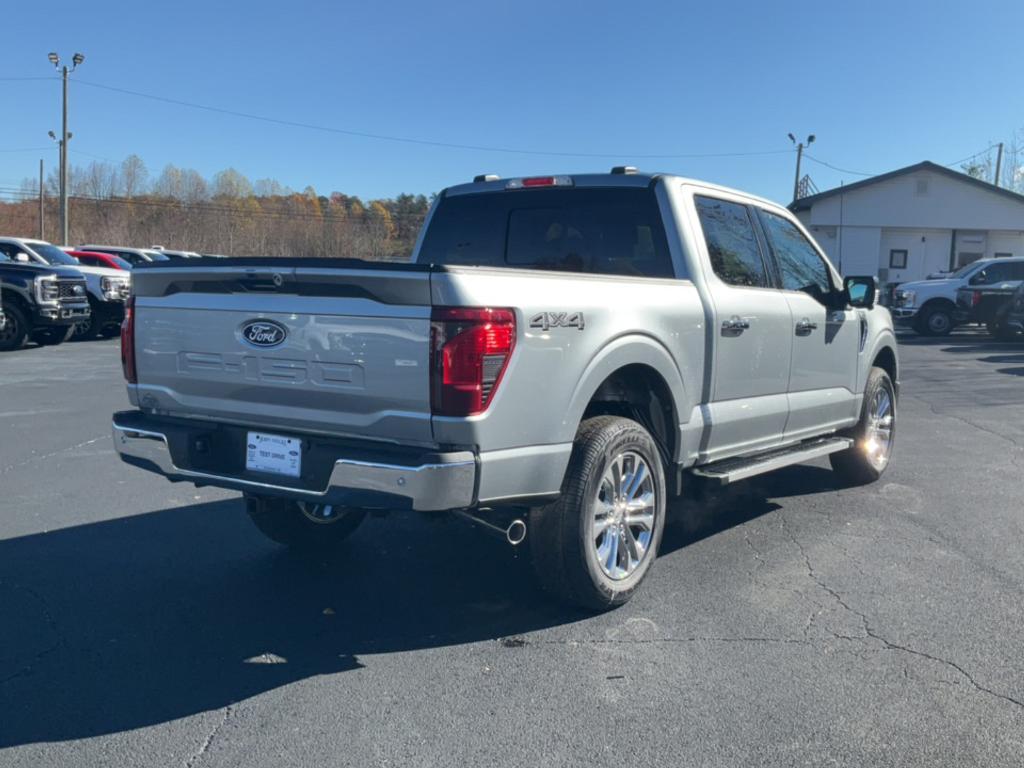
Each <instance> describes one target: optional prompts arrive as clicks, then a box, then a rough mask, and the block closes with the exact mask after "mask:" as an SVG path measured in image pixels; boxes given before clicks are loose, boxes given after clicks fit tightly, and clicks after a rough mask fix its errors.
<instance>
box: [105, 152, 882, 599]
mask: <svg viewBox="0 0 1024 768" xmlns="http://www.w3.org/2000/svg"><path fill="white" fill-rule="evenodd" d="M133 283H134V286H133V289H134V290H133V298H132V299H131V302H130V304H131V306H130V309H129V312H128V316H127V318H126V320H125V323H124V326H123V335H122V358H123V364H124V373H125V377H126V379H127V381H128V395H129V398H130V400H131V403H132V405H134V406H136V410H131V411H125V412H121V413H117V414H115V415H114V423H113V434H114V443H115V446H116V448H117V450H118V452H119V453H120V454H121V457H122V458H123V460H124V461H126V462H128V463H129V464H132V465H135V466H137V467H140V468H143V469H147V470H150V471H153V472H158V473H160V474H163V475H165V476H166V477H168V478H170V479H171V480H175V481H179V480H185V481H191V482H194V483H196V484H197V485H214V486H220V487H224V488H233V489H237V490H239V491H242V492H243V493H244V494H245V496H246V500H247V508H248V511H249V514H250V516H251V517H252V519H253V521H254V522H255V524H256V525H257V526H258V527H259V529H260V530H261V531H263V532H264V533H265V534H266V535H268V536H269V537H270V538H272V539H274V540H275V541H278V542H281V543H283V544H286V545H289V546H291V547H295V548H299V549H309V548H317V547H324V546H330V545H333V544H335V543H337V542H338V541H339V540H341V539H344V538H345V537H347V536H349V535H350V534H351V533H352V532H353V531H354V530H355V528H356V527H357V526H358V525H359V523H360V522H361V521H362V520H363V518H364V516H365V515H366V513H367V512H368V511H390V510H402V509H405V510H415V511H417V512H422V513H455V514H458V515H461V516H465V517H469V518H471V519H472V520H475V521H477V523H479V524H480V525H482V526H483V527H485V528H488V529H493V530H497V531H500V532H501V533H502V535H505V536H507V538H508V539H509V540H510V542H512V543H518V542H520V541H522V540H523V539H524V538H527V531H529V536H528V540H527V546H528V549H529V550H530V555H531V559H532V560H533V562H534V564H535V566H536V570H537V573H538V575H539V577H540V579H541V581H542V583H543V584H544V585H545V586H546V587H547V588H548V589H550V590H551V591H552V592H554V593H556V594H557V595H558V596H560V597H562V598H564V599H566V600H568V601H571V602H574V603H576V604H580V605H583V606H587V607H590V608H595V609H603V608H608V607H612V606H616V605H620V604H622V603H624V602H625V601H626V600H628V599H629V598H630V597H631V596H632V595H633V594H634V592H635V591H636V589H637V588H638V587H639V585H640V583H641V582H642V581H643V579H644V577H645V576H646V575H647V573H648V572H649V571H650V568H651V565H652V562H653V560H654V558H655V555H656V553H657V551H658V544H659V542H660V540H661V536H662V532H663V530H664V526H665V516H666V509H667V504H668V502H669V501H670V500H671V499H672V498H673V497H676V496H678V495H680V494H681V493H682V492H683V488H684V487H685V486H686V485H687V483H688V482H691V481H692V482H696V478H698V477H699V478H700V479H701V480H700V482H713V483H730V482H734V481H737V480H741V479H743V478H747V477H751V476H753V475H756V474H759V473H762V472H767V471H770V470H773V469H776V468H778V467H782V466H786V465H789V464H794V463H798V462H803V461H807V460H810V459H814V458H817V457H822V456H826V455H827V456H829V458H830V459H831V463H832V466H833V467H834V469H835V470H836V472H837V473H838V474H839V475H840V476H841V478H842V480H843V481H846V482H853V483H863V482H870V481H873V480H875V479H877V478H878V477H879V476H880V475H881V474H882V472H883V471H884V470H885V468H886V465H887V464H888V462H889V460H890V456H891V452H892V447H893V437H894V429H895V415H896V398H897V393H898V383H897V382H898V375H897V374H898V367H897V366H898V364H897V354H896V339H895V336H894V334H893V329H892V320H891V318H890V316H889V312H888V311H887V310H886V309H884V308H881V307H876V306H875V295H876V285H875V279H874V278H873V277H871V278H846V280H845V283H844V281H843V280H842V279H841V278H840V276H839V275H838V273H837V272H836V271H835V270H834V269H833V267H832V265H831V264H829V262H828V260H827V259H826V258H825V256H824V255H823V254H822V252H821V250H820V249H819V248H818V247H817V245H815V243H814V241H813V240H812V239H811V238H810V236H808V234H807V232H806V231H805V230H804V229H803V227H802V226H801V225H800V224H799V222H797V220H796V219H795V218H794V217H793V216H792V215H791V214H790V213H789V212H788V211H787V210H786V209H785V208H781V207H779V206H778V205H775V204H773V203H771V202H768V201H767V200H762V199H759V198H757V197H753V196H751V195H747V194H743V193H741V192H736V191H733V190H729V189H724V188H722V187H717V186H713V185H710V184H705V183H702V182H697V181H692V180H688V179H683V178H678V177H675V176H668V175H650V174H640V173H636V172H635V170H634V169H632V168H618V169H614V170H613V172H612V173H608V174H594V175H578V176H544V177H534V178H519V179H512V180H501V179H498V178H497V177H493V176H486V177H478V178H477V179H476V180H475V181H474V182H473V183H471V184H463V185H460V186H455V187H451V188H449V189H446V190H445V191H444V192H442V193H441V194H440V195H439V197H438V199H437V202H436V203H435V205H434V207H433V209H432V210H431V212H430V214H429V216H428V219H427V221H426V224H425V225H424V228H423V231H422V232H421V234H420V238H419V241H418V242H417V245H416V248H415V253H414V255H413V258H412V262H411V263H409V264H380V263H371V262H362V261H358V260H341V259H338V260H321V259H246V260H237V259H236V260H232V262H231V263H230V264H227V265H226V264H225V263H224V261H222V260H208V259H196V260H189V261H183V262H178V263H174V264H153V265H143V266H140V267H139V268H137V269H136V271H135V272H134V275H133Z"/></svg>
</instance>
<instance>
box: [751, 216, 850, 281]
mask: <svg viewBox="0 0 1024 768" xmlns="http://www.w3.org/2000/svg"><path fill="white" fill-rule="evenodd" d="M758 215H759V216H760V217H761V224H762V226H763V227H764V232H765V236H766V237H767V238H768V245H769V246H771V249H772V253H774V254H775V260H776V262H777V263H778V265H779V272H780V273H781V276H782V287H783V288H784V289H785V290H787V291H804V292H806V293H809V294H811V295H812V296H814V297H815V298H823V297H824V296H826V295H827V294H828V293H830V292H831V291H832V279H831V277H830V276H829V270H828V267H827V266H826V265H825V261H824V260H823V259H822V258H821V256H819V255H818V252H817V251H816V250H815V249H814V246H813V245H811V243H810V241H809V240H808V239H807V238H806V237H804V235H803V233H802V232H801V231H800V230H799V229H797V227H796V225H795V224H793V222H791V221H789V220H788V219H784V218H783V217H782V216H778V215H776V214H774V213H769V212H768V211H763V210H759V211H758Z"/></svg>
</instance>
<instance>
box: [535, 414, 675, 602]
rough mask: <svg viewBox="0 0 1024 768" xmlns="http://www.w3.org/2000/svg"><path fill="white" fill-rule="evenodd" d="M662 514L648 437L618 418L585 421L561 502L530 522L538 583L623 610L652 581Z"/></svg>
mask: <svg viewBox="0 0 1024 768" xmlns="http://www.w3.org/2000/svg"><path fill="white" fill-rule="evenodd" d="M665 510H666V492H665V472H664V468H663V466H662V463H661V455H660V453H659V452H658V448H657V446H656V445H655V443H654V440H653V439H652V438H651V436H650V434H648V432H647V430H645V429H644V428H643V427H642V426H640V425H639V424H638V423H636V422H635V421H631V420H630V419H625V418H621V417H618V416H597V417H595V418H591V419H587V420H586V421H584V422H583V424H582V425H581V426H580V429H579V432H578V433H577V435H576V440H575V444H574V446H573V452H572V457H571V458H570V460H569V468H568V470H567V471H566V475H565V480H564V481H563V484H562V493H561V496H560V497H559V499H558V500H557V501H555V502H553V503H552V504H549V505H547V506H545V507H541V508H538V509H535V510H533V512H531V515H530V517H531V528H532V531H531V538H530V542H531V544H530V546H531V554H532V559H533V565H534V569H535V571H536V573H537V576H538V579H539V580H540V582H541V584H542V585H543V586H544V587H545V588H546V589H547V590H548V591H549V592H551V593H553V594H555V595H556V596H557V597H559V598H560V599H562V600H564V601H566V602H569V603H572V604H574V605H578V606H582V607H584V608H587V609H590V610H598V611H602V610H608V609H610V608H615V607H617V606H620V605H623V604H624V603H626V602H627V601H628V600H629V599H630V598H632V597H633V595H634V594H636V591H637V590H638V589H639V588H640V584H641V583H642V582H643V580H644V579H645V578H646V576H647V574H648V573H650V570H651V566H652V564H653V563H654V559H655V557H656V556H657V552H658V546H659V545H660V544H661V537H662V534H663V532H664V530H665Z"/></svg>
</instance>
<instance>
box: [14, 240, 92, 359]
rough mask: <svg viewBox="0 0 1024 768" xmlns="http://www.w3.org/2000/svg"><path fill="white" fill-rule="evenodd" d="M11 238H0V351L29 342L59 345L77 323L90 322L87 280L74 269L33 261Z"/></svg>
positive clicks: (15, 347) (69, 334) (16, 347)
mask: <svg viewBox="0 0 1024 768" xmlns="http://www.w3.org/2000/svg"><path fill="white" fill-rule="evenodd" d="M11 240H12V238H0V282H2V283H3V293H2V295H0V302H2V306H3V314H4V318H5V320H6V322H5V323H4V326H3V328H2V329H0V351H8V350H12V349H18V348H20V347H21V346H22V345H23V344H24V343H25V340H26V339H27V338H31V339H32V340H33V341H35V342H36V343H37V344H60V343H61V342H63V341H65V340H66V339H67V338H69V337H70V336H71V334H72V333H73V332H74V327H75V324H76V323H80V322H83V321H86V320H88V318H89V299H88V294H87V289H86V284H85V278H84V277H83V276H82V273H81V272H79V271H78V270H77V269H69V268H67V267H48V266H44V265H41V264H38V263H34V262H33V261H32V259H31V258H30V256H29V255H28V254H27V253H26V252H25V251H24V250H22V248H21V247H20V246H17V245H14V244H12V242H11Z"/></svg>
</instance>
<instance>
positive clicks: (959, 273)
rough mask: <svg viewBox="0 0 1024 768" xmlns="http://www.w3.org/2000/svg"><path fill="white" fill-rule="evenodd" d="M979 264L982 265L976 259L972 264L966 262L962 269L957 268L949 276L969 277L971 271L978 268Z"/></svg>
mask: <svg viewBox="0 0 1024 768" xmlns="http://www.w3.org/2000/svg"><path fill="white" fill-rule="evenodd" d="M979 266H980V265H979V264H978V262H976V261H972V262H971V263H970V264H964V265H963V266H962V267H960V269H958V270H957V271H956V272H953V273H951V274H950V275H949V277H951V278H955V277H967V275H969V274H971V272H973V271H974V270H976V269H977V268H978V267H979Z"/></svg>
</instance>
